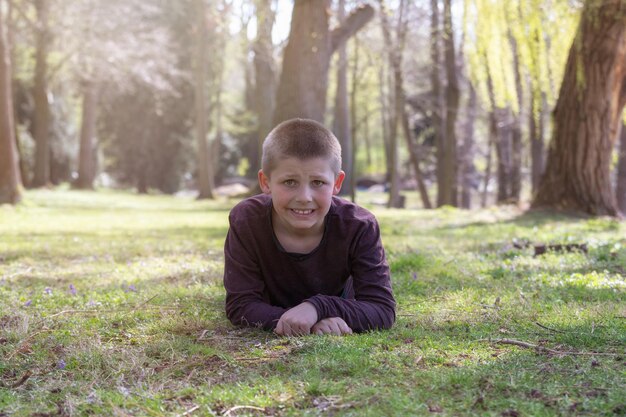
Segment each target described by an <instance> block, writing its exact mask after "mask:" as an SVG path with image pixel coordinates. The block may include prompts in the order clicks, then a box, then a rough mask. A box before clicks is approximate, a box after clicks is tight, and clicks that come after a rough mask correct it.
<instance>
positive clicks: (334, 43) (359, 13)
mask: <svg viewBox="0 0 626 417" xmlns="http://www.w3.org/2000/svg"><path fill="white" fill-rule="evenodd" d="M373 17H374V8H373V7H372V6H370V5H369V4H365V5H362V6H360V7H358V8H357V9H355V10H354V11H353V12H352V13H350V15H349V16H348V17H347V18H346V20H345V21H344V22H343V23H342V24H341V25H340V26H338V27H336V28H335V29H333V30H332V31H331V33H330V36H331V38H330V39H331V48H332V51H333V52H334V51H335V50H337V48H339V47H340V46H341V44H342V43H344V42H345V41H347V40H348V39H349V38H350V37H351V36H353V35H354V34H355V33H357V32H358V31H359V30H360V29H361V28H362V27H363V26H365V25H366V24H367V23H368V22H369V21H370V20H372V18H373Z"/></svg>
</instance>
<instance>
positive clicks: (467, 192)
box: [460, 83, 478, 209]
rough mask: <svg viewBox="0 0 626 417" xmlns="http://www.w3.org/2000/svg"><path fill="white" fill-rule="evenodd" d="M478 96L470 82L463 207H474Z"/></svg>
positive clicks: (462, 160)
mask: <svg viewBox="0 0 626 417" xmlns="http://www.w3.org/2000/svg"><path fill="white" fill-rule="evenodd" d="M477 101H478V100H477V96H476V89H474V86H473V85H471V83H470V84H469V100H468V103H467V115H466V120H465V126H464V128H463V147H462V152H461V161H460V162H461V207H463V208H465V209H471V208H472V189H473V176H474V122H475V120H476V110H477Z"/></svg>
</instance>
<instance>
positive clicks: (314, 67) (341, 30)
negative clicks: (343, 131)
mask: <svg viewBox="0 0 626 417" xmlns="http://www.w3.org/2000/svg"><path fill="white" fill-rule="evenodd" d="M329 9H330V0H298V1H296V2H295V3H294V6H293V12H292V17H291V29H290V32H289V41H288V42H287V46H286V47H285V51H284V57H283V67H282V72H281V75H280V81H279V84H278V91H277V93H276V108H275V110H274V123H273V124H274V125H276V124H278V123H280V122H282V121H285V120H287V119H291V118H294V117H303V118H308V119H313V120H317V121H318V122H320V123H323V122H324V113H325V111H326V93H327V90H328V69H329V66H330V59H331V57H332V55H333V53H334V52H335V51H336V50H337V48H339V46H341V45H342V44H343V43H344V42H345V41H346V40H347V39H349V38H350V37H351V36H352V35H354V34H355V33H356V32H357V31H358V30H359V29H360V28H362V27H363V26H364V25H365V24H366V23H367V22H369V21H370V20H371V19H372V17H373V16H374V9H373V8H372V7H371V6H369V5H363V6H360V7H358V8H357V9H356V10H354V11H353V12H352V13H351V14H350V15H349V16H348V17H347V18H346V20H345V22H344V23H343V24H341V25H340V26H338V27H336V28H335V29H333V30H332V31H331V30H330V26H329V16H328V10H329Z"/></svg>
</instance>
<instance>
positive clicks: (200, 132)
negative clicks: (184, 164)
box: [194, 0, 215, 199]
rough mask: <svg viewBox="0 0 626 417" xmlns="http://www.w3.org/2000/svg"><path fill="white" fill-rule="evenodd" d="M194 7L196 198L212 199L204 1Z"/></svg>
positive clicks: (196, 3) (213, 185)
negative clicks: (196, 143)
mask: <svg viewBox="0 0 626 417" xmlns="http://www.w3.org/2000/svg"><path fill="white" fill-rule="evenodd" d="M194 4H195V7H196V9H195V10H196V19H197V20H196V28H195V33H196V39H195V47H196V56H195V67H194V84H195V108H196V123H195V127H196V140H197V142H198V159H197V163H198V192H199V194H198V198H200V199H201V198H213V189H214V188H215V184H214V178H215V177H214V176H215V173H214V172H213V164H212V159H213V156H212V154H211V153H210V148H209V145H208V143H207V133H208V130H209V129H208V126H207V100H206V96H205V91H206V72H207V60H208V57H207V49H206V39H207V36H208V30H207V24H208V22H207V9H206V4H205V2H204V0H195V3H194Z"/></svg>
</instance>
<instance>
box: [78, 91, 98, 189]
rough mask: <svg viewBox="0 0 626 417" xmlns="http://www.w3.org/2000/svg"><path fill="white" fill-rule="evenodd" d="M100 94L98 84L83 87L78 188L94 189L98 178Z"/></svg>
mask: <svg viewBox="0 0 626 417" xmlns="http://www.w3.org/2000/svg"><path fill="white" fill-rule="evenodd" d="M97 104H98V94H97V87H96V84H95V83H93V82H86V83H85V86H84V87H83V120H82V125H81V129H80V150H79V154H78V178H77V180H76V188H79V189H93V181H94V179H95V177H96V168H97V166H96V162H97V157H96V152H95V138H96V108H97Z"/></svg>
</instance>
